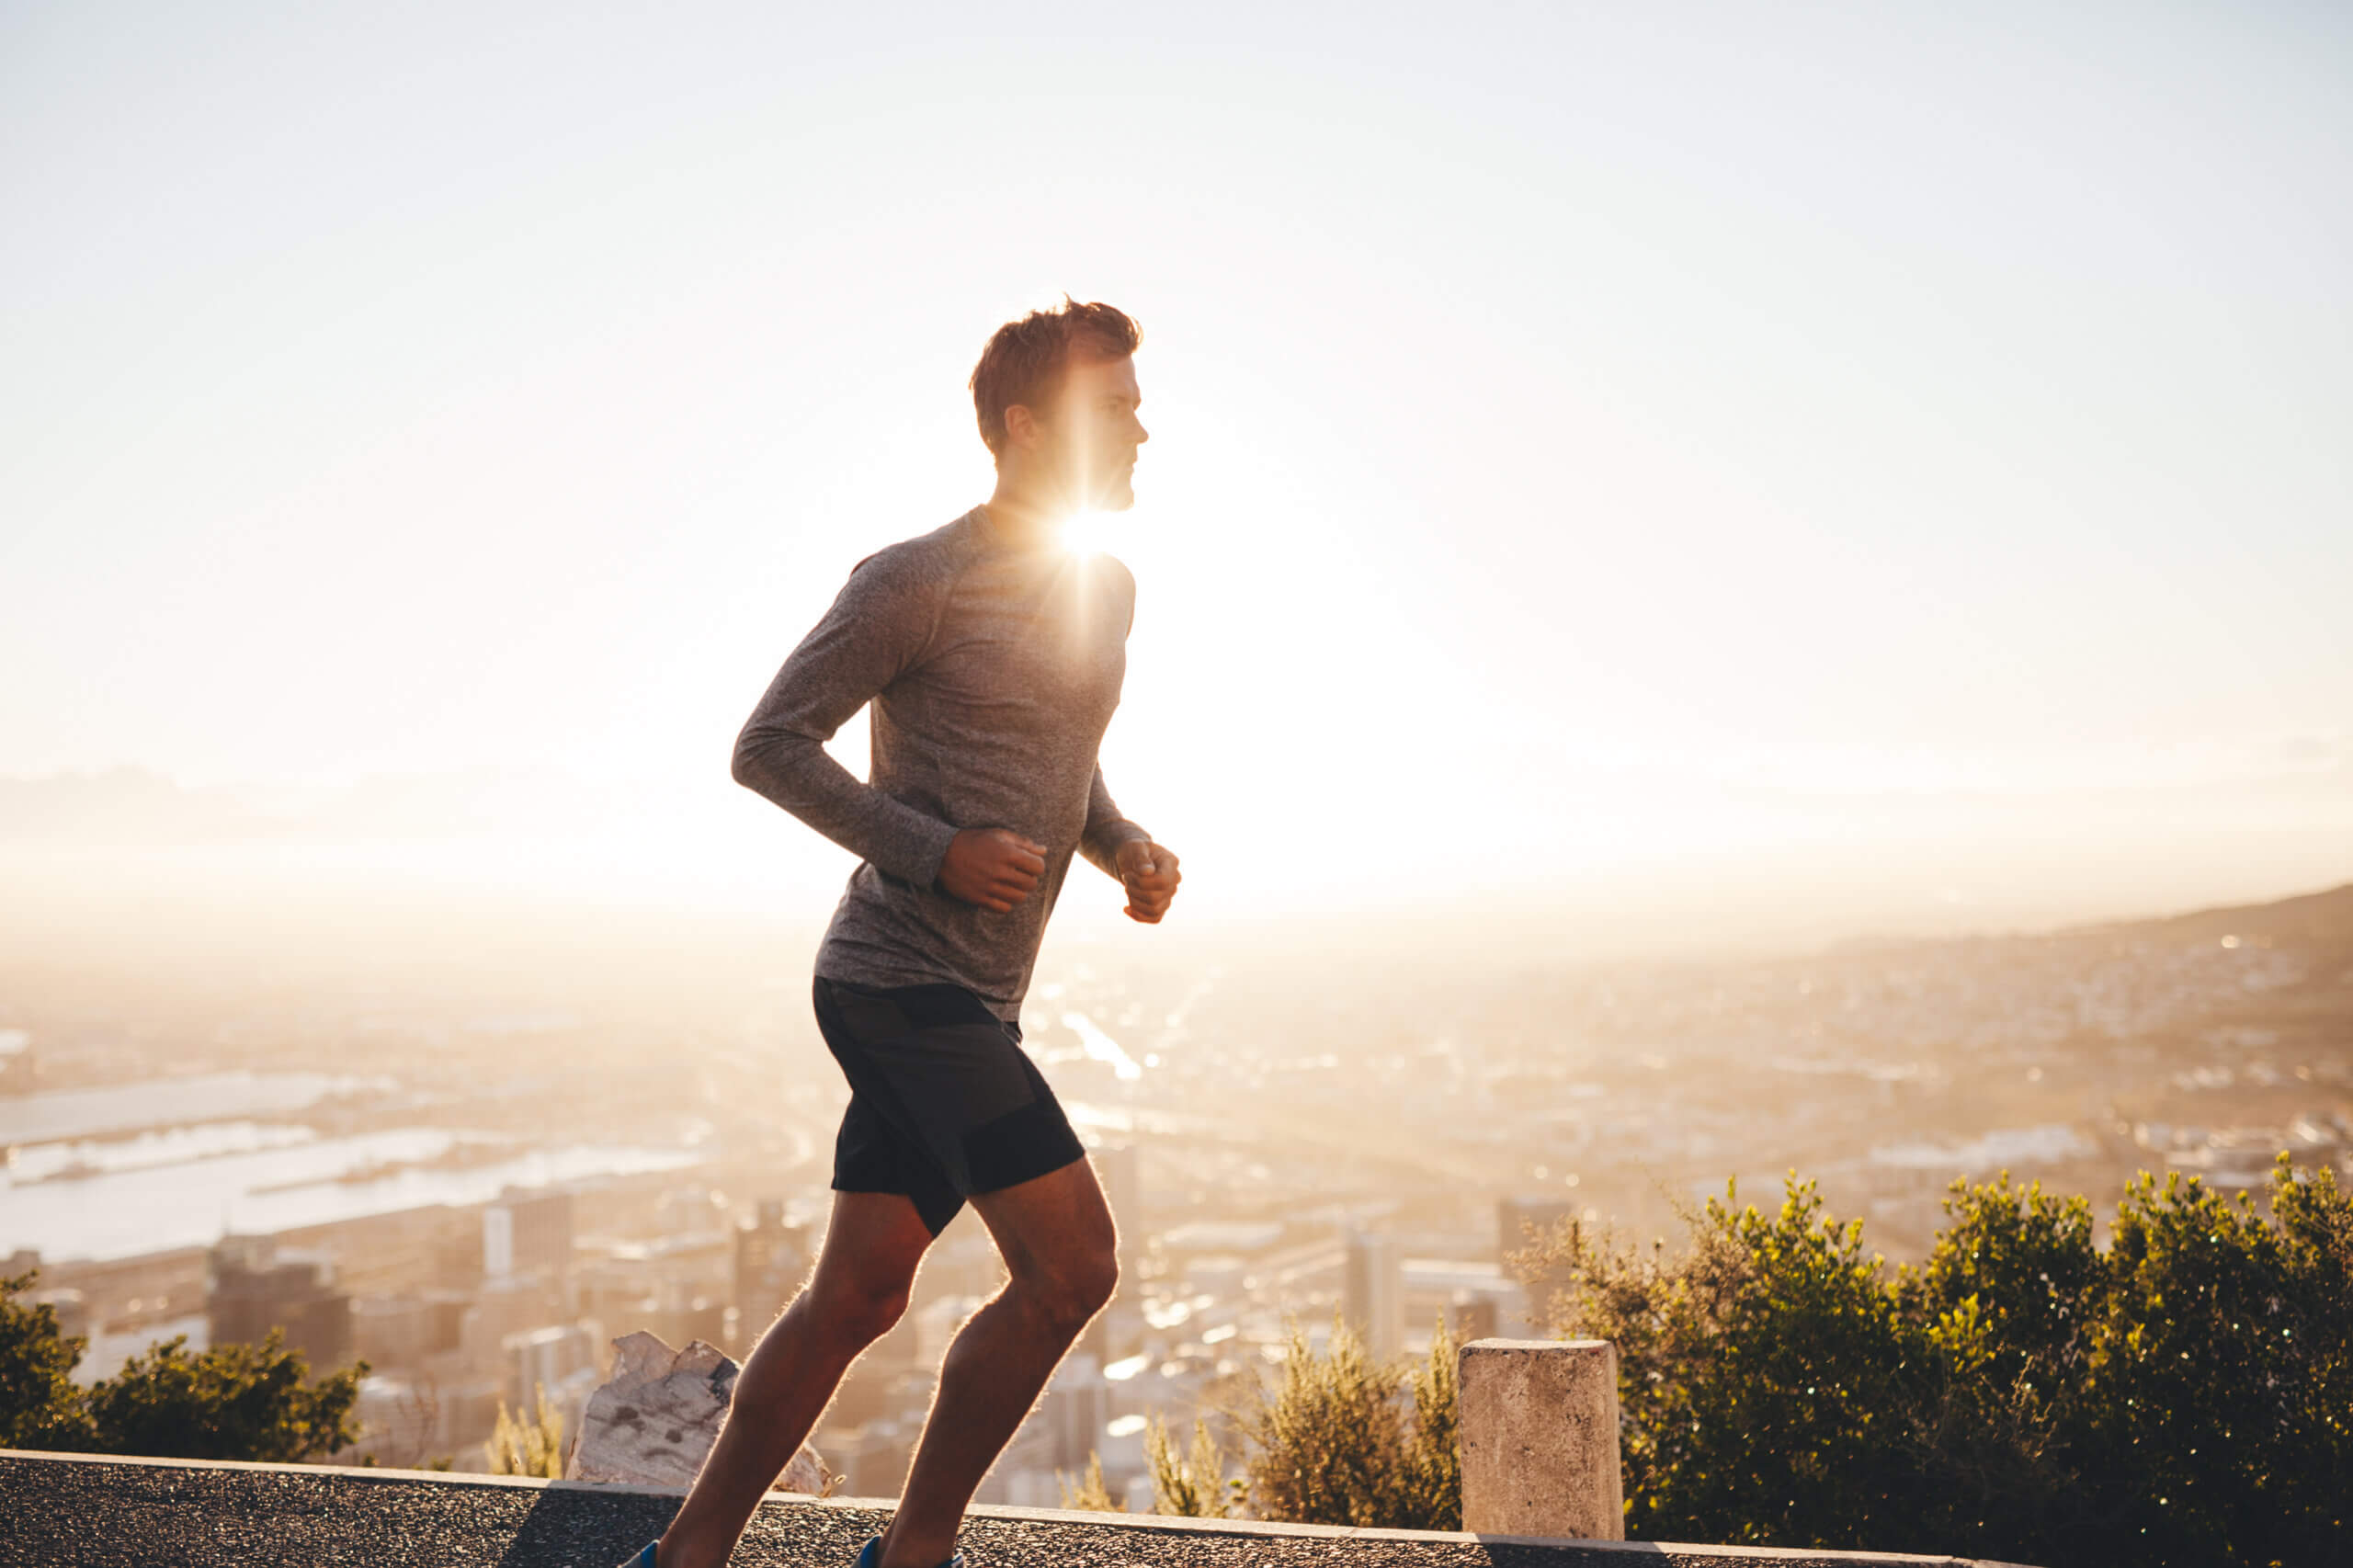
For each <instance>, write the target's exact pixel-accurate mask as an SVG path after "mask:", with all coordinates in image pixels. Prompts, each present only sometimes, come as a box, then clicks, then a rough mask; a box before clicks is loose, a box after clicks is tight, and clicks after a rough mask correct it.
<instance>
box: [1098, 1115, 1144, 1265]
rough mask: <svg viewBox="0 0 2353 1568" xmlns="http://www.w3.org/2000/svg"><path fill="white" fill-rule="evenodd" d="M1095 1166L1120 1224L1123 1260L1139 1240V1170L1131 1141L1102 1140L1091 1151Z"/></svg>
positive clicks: (1139, 1158) (1130, 1257)
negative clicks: (1108, 1141)
mask: <svg viewBox="0 0 2353 1568" xmlns="http://www.w3.org/2000/svg"><path fill="white" fill-rule="evenodd" d="M1095 1169H1096V1172H1097V1175H1098V1176H1100V1177H1101V1178H1102V1182H1103V1198H1104V1201H1105V1202H1107V1203H1108V1204H1109V1205H1110V1207H1111V1219H1112V1221H1114V1222H1115V1223H1116V1224H1117V1225H1118V1226H1119V1228H1120V1262H1121V1263H1127V1262H1130V1261H1131V1260H1133V1258H1134V1257H1135V1256H1136V1252H1137V1249H1138V1248H1140V1247H1141V1246H1142V1244H1143V1172H1142V1156H1141V1155H1140V1154H1139V1153H1138V1152H1137V1149H1136V1146H1135V1145H1134V1144H1133V1143H1106V1144H1105V1145H1103V1147H1101V1148H1099V1149H1097V1150H1096V1151H1095Z"/></svg>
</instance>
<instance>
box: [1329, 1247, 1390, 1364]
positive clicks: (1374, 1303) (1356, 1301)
mask: <svg viewBox="0 0 2353 1568" xmlns="http://www.w3.org/2000/svg"><path fill="white" fill-rule="evenodd" d="M1343 1278H1344V1280H1345V1284H1344V1286H1343V1295H1342V1297H1341V1302H1342V1306H1341V1310H1342V1312H1344V1313H1345V1314H1346V1316H1347V1320H1348V1322H1349V1323H1350V1324H1353V1325H1354V1326H1355V1328H1356V1331H1357V1332H1358V1334H1360V1335H1363V1336H1364V1346H1365V1349H1366V1350H1368V1351H1369V1352H1370V1353H1371V1356H1372V1358H1373V1359H1374V1360H1376V1361H1388V1360H1393V1359H1394V1358H1396V1357H1397V1356H1398V1354H1399V1353H1400V1352H1401V1351H1403V1350H1404V1346H1405V1290H1404V1278H1403V1273H1402V1269H1401V1267H1400V1265H1399V1260H1398V1256H1397V1238H1396V1237H1394V1236H1389V1235H1382V1234H1381V1233H1378V1232H1373V1231H1357V1232H1354V1233H1351V1234H1350V1235H1349V1237H1348V1255H1347V1266H1346V1269H1345V1272H1344V1275H1343Z"/></svg>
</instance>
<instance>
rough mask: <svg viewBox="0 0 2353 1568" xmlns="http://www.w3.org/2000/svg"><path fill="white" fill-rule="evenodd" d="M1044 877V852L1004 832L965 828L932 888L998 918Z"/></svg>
mask: <svg viewBox="0 0 2353 1568" xmlns="http://www.w3.org/2000/svg"><path fill="white" fill-rule="evenodd" d="M1045 874H1046V846H1044V845H1042V844H1033V843H1031V842H1030V841H1029V839H1026V838H1024V837H1022V836H1021V835H1019V834H1017V833H1016V832H1014V831H1013V830H1012V829H1011V828H1009V827H968V828H966V829H964V831H963V832H961V833H960V834H958V835H956V837H955V839H954V840H953V841H952V842H950V843H949V846H948V858H946V859H944V860H942V861H940V863H939V875H938V877H937V878H935V879H933V885H934V886H936V887H938V889H939V891H940V892H944V893H946V894H947V895H948V896H949V897H950V898H961V899H962V900H963V901H964V902H965V903H977V904H979V905H980V906H981V907H982V908H983V909H986V910H990V911H993V912H995V914H998V915H1005V914H1007V913H1010V912H1011V910H1012V908H1013V906H1014V905H1015V904H1017V903H1020V902H1021V901H1022V900H1023V899H1025V898H1028V897H1029V895H1030V893H1031V892H1034V891H1035V890H1036V889H1037V886H1038V879H1039V878H1040V877H1042V876H1044V875H1045Z"/></svg>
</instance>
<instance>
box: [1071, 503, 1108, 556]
mask: <svg viewBox="0 0 2353 1568" xmlns="http://www.w3.org/2000/svg"><path fill="white" fill-rule="evenodd" d="M1119 517H1120V514H1119V513H1117V512H1081V513H1079V514H1078V516H1076V517H1073V518H1071V519H1070V521H1068V522H1066V523H1064V524H1063V549H1064V550H1067V551H1070V552H1071V553H1072V554H1074V555H1100V554H1102V553H1103V551H1106V550H1108V549H1109V548H1110V544H1111V539H1112V531H1113V529H1114V528H1116V527H1117V526H1118V522H1119Z"/></svg>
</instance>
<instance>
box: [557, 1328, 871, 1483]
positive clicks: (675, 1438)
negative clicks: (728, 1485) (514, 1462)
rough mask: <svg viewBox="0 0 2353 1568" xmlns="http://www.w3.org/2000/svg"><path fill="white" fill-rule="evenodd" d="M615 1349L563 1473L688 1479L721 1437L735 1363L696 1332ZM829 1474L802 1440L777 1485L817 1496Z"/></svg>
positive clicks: (573, 1477) (633, 1340)
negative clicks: (672, 1343)
mask: <svg viewBox="0 0 2353 1568" xmlns="http://www.w3.org/2000/svg"><path fill="white" fill-rule="evenodd" d="M613 1351H614V1356H613V1375H612V1378H611V1380H610V1381H608V1382H607V1383H606V1384H605V1385H604V1386H603V1387H602V1388H600V1389H598V1390H597V1392H595V1393H593V1394H590V1395H589V1396H588V1408H587V1411H586V1412H585V1414H584V1415H582V1416H581V1419H580V1440H579V1441H578V1442H576V1443H574V1445H573V1447H572V1459H571V1462H570V1463H569V1464H567V1465H566V1466H565V1467H564V1472H563V1473H564V1479H565V1480H567V1481H596V1482H605V1483H613V1484H619V1485H627V1486H685V1485H688V1483H691V1482H692V1481H693V1480H694V1478H695V1471H699V1470H700V1469H701V1468H702V1461H703V1458H704V1456H705V1455H707V1454H709V1453H710V1446H711V1444H713V1443H715V1442H717V1441H718V1440H719V1428H720V1425H721V1424H722V1422H724V1421H725V1420H726V1419H727V1406H728V1403H729V1401H730V1400H731V1399H732V1398H733V1395H734V1392H735V1374H736V1373H737V1371H738V1370H740V1369H739V1368H737V1366H736V1365H735V1363H734V1362H733V1360H731V1359H729V1358H727V1357H726V1356H725V1355H723V1354H722V1353H721V1352H720V1350H719V1349H718V1347H717V1346H710V1345H706V1344H704V1343H703V1342H702V1341H701V1340H699V1339H697V1340H693V1341H691V1342H689V1343H688V1346H687V1347H686V1348H685V1349H684V1350H673V1349H671V1348H670V1347H669V1346H667V1345H665V1344H664V1343H663V1342H662V1341H661V1340H660V1339H659V1338H657V1337H656V1336H654V1335H651V1334H642V1333H640V1334H631V1335H623V1336H622V1337H621V1338H620V1339H616V1340H614V1341H613ZM833 1480H834V1477H833V1474H832V1472H831V1471H828V1470H826V1468H825V1461H824V1460H821V1459H819V1458H818V1457H817V1450H816V1449H813V1448H811V1447H809V1445H808V1444H806V1443H803V1444H802V1445H801V1451H800V1452H799V1453H797V1454H795V1455H793V1456H792V1462H791V1463H790V1464H788V1465H786V1466H785V1467H784V1474H783V1475H781V1476H780V1477H779V1478H778V1480H777V1483H776V1486H777V1489H778V1490H779V1491H783V1492H807V1493H812V1494H817V1495H820V1496H822V1495H823V1494H824V1493H825V1491H826V1490H827V1489H828V1487H830V1486H831V1484H832V1483H833Z"/></svg>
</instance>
